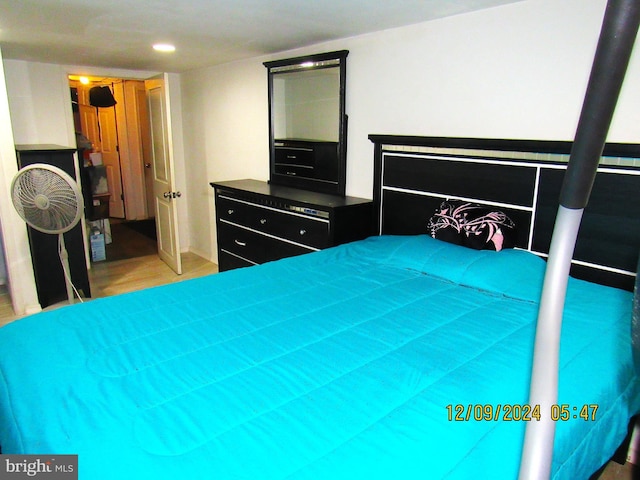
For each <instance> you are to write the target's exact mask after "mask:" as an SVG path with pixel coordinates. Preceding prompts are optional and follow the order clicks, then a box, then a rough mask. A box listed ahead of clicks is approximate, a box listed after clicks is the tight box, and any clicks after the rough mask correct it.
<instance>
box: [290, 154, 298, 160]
mask: <svg viewBox="0 0 640 480" xmlns="http://www.w3.org/2000/svg"><path fill="white" fill-rule="evenodd" d="M287 158H290V159H291V160H295V159H296V158H298V157H297V156H295V155H287Z"/></svg>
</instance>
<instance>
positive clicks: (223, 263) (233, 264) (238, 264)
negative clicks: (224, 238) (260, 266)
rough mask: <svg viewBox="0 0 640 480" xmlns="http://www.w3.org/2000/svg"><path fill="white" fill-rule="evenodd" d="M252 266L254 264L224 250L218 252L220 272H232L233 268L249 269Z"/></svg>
mask: <svg viewBox="0 0 640 480" xmlns="http://www.w3.org/2000/svg"><path fill="white" fill-rule="evenodd" d="M252 265H256V264H255V263H253V262H250V261H249V260H247V259H245V258H242V257H238V256H237V255H234V254H232V253H230V252H227V251H226V250H219V251H218V269H219V271H221V272H226V271H227V270H233V269H235V268H242V267H250V266H252Z"/></svg>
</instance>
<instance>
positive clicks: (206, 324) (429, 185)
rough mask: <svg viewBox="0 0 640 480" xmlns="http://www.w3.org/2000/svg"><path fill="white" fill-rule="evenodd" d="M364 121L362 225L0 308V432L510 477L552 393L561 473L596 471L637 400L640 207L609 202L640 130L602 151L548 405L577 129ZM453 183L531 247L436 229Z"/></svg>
mask: <svg viewBox="0 0 640 480" xmlns="http://www.w3.org/2000/svg"><path fill="white" fill-rule="evenodd" d="M371 139H372V140H373V141H374V144H375V145H374V152H375V154H374V157H375V158H374V162H375V165H376V168H375V171H376V173H375V179H374V200H375V201H376V204H377V206H378V208H377V214H376V219H375V221H374V223H375V225H376V227H375V228H376V232H375V233H376V234H375V235H372V236H371V237H370V238H368V239H366V240H363V241H359V242H354V243H351V244H347V245H342V246H339V247H335V248H330V249H327V250H323V251H320V252H315V253H312V254H307V255H302V256H299V257H294V258H288V259H283V260H279V261H276V262H271V263H266V264H263V265H259V266H254V267H249V268H244V269H239V270H232V271H228V272H225V273H222V274H217V275H212V276H208V277H204V278H200V279H195V280H189V281H184V282H179V283H175V284H172V285H170V286H164V287H157V288H152V289H148V290H144V291H140V292H135V293H131V294H126V295H121V296H117V297H111V298H106V299H97V300H93V301H91V302H86V303H84V304H80V305H74V306H70V307H64V308H60V309H57V310H53V311H50V312H44V313H41V314H37V315H34V316H31V317H28V318H25V319H22V320H19V321H17V322H14V323H11V324H9V325H7V326H5V327H3V328H0V446H1V448H2V453H3V454H43V455H44V454H47V455H56V454H75V455H78V461H79V466H78V472H79V478H81V479H91V480H94V479H112V478H113V479H116V478H117V479H120V478H135V479H146V478H149V479H151V478H153V479H164V478H167V479H169V478H191V479H200V478H216V479H241V478H246V479H257V478H259V479H281V478H290V479H302V478H310V479H319V478H350V479H353V478H433V479H436V478H450V479H458V478H460V479H467V478H496V479H502V478H504V479H511V478H516V476H517V471H518V465H519V460H520V452H521V449H522V439H523V436H524V429H525V424H526V422H527V421H536V418H537V417H538V416H540V415H553V416H554V417H555V418H557V422H558V423H557V429H556V440H555V447H554V461H553V478H555V479H577V478H589V476H590V475H591V474H593V473H594V472H595V471H597V470H598V469H599V468H600V467H601V466H602V465H603V464H605V463H606V462H607V461H608V460H609V458H610V457H611V456H612V455H613V453H614V452H615V450H616V448H618V446H619V445H620V443H621V442H622V441H623V439H624V437H625V435H626V433H627V427H628V423H629V420H630V419H631V417H632V416H633V415H635V414H637V413H638V412H639V411H640V382H639V378H638V372H637V370H636V366H635V364H634V361H633V351H632V342H631V316H632V304H633V293H632V291H631V290H632V289H633V285H634V282H635V278H636V277H635V271H636V265H637V260H638V258H637V256H638V250H639V247H640V245H639V243H638V240H639V238H640V237H639V236H638V235H637V234H638V231H639V230H638V228H639V223H638V222H639V221H640V212H638V208H640V207H639V206H638V204H637V203H638V202H635V203H634V202H625V203H624V204H623V205H618V208H617V209H616V208H614V209H613V212H614V213H613V214H611V213H610V212H611V207H612V205H611V204H609V203H607V202H609V201H611V198H610V197H611V195H610V194H609V193H606V192H610V191H611V185H610V184H609V183H608V182H609V181H610V180H611V178H610V177H604V178H605V182H604V183H602V180H601V178H602V175H610V174H611V175H614V176H615V179H614V180H611V181H614V188H613V192H614V195H613V196H614V197H616V198H614V200H613V201H614V202H615V201H619V200H620V198H618V197H619V196H620V195H622V198H623V199H627V198H628V197H626V196H625V192H627V194H628V193H629V192H637V191H638V188H639V187H640V182H639V181H640V176H638V169H637V165H635V164H634V162H635V161H636V160H635V159H636V158H640V150H639V149H638V146H637V145H614V146H608V147H607V148H608V150H607V151H606V152H605V154H606V155H609V154H615V157H609V156H607V159H605V161H604V162H608V161H610V160H608V159H609V158H616V159H617V160H616V162H618V163H621V162H620V159H624V161H625V162H627V161H628V162H629V163H628V166H625V165H618V163H617V164H616V165H615V167H613V168H611V169H605V171H604V172H602V174H599V177H598V178H599V180H598V186H597V187H596V189H595V190H594V191H595V192H596V194H595V196H594V197H593V198H594V199H595V200H596V201H595V202H594V204H593V208H591V212H590V213H589V215H587V216H586V217H585V226H586V227H587V231H588V232H589V235H587V237H588V238H586V240H581V242H582V243H580V244H579V247H578V248H577V250H576V272H575V274H576V276H577V277H583V278H585V277H586V278H589V279H590V280H591V281H586V280H584V279H581V278H574V279H571V280H570V284H569V289H568V297H567V308H566V310H565V316H564V324H563V325H564V326H563V333H562V347H561V372H560V391H559V402H558V406H557V408H556V409H554V410H553V411H552V412H542V411H539V410H537V409H536V408H535V406H531V405H527V398H528V389H529V372H530V369H531V362H532V349H533V338H534V334H535V321H536V315H537V301H538V299H539V295H540V288H541V284H542V278H543V275H544V268H545V260H544V256H545V244H546V242H547V239H546V237H545V235H548V234H547V233H546V229H548V228H549V227H548V222H549V219H548V216H549V211H550V210H553V208H552V207H551V206H550V205H548V204H549V203H550V202H552V201H551V200H549V199H548V198H547V195H549V196H550V197H553V195H554V193H553V191H554V188H556V183H557V182H556V173H555V172H556V171H561V169H562V168H563V165H562V158H561V157H562V156H563V155H565V156H566V153H563V152H564V150H565V149H566V148H567V147H568V146H567V144H564V143H561V142H511V141H508V142H495V141H489V140H470V139H433V138H428V137H421V138H415V137H391V136H384V137H383V136H372V137H371ZM545 155H546V156H547V157H545V158H542V157H543V156H545ZM495 167H500V171H499V174H496V173H495V170H493V169H494V168H495ZM503 167H504V169H503ZM485 168H486V169H487V170H485ZM523 169H524V170H523ZM529 169H533V170H529ZM546 169H550V171H551V173H548V172H547V173H544V174H543V173H542V172H544V171H546ZM609 170H613V172H609ZM531 171H533V172H534V173H533V176H532V178H533V181H532V187H531V189H530V190H529V187H530V185H529V183H527V182H529V180H530V177H531V173H530V172H531ZM464 172H466V173H464ZM469 172H470V173H469ZM523 172H524V174H523ZM521 177H522V178H525V180H526V181H525V180H518V179H519V178H521ZM465 178H467V179H468V180H464V179H465ZM480 178H482V179H483V181H482V182H478V179H480ZM549 179H551V180H549ZM472 180H473V181H472ZM434 182H435V183H434ZM496 182H497V183H496ZM478 183H482V184H483V186H484V188H483V189H478V188H477V185H478ZM513 185H515V188H514V187H513ZM525 185H526V187H525ZM601 185H605V186H606V188H601ZM626 188H630V189H631V190H625V189H626ZM510 190H511V191H515V192H516V193H508V191H510ZM601 190H603V191H604V193H603V192H602V191H601ZM523 192H524V194H523ZM545 192H546V193H545ZM541 193H544V194H541ZM505 195H507V197H509V196H514V195H515V196H516V197H519V196H522V197H523V199H520V198H515V200H514V199H512V198H505ZM443 199H444V200H446V199H458V200H464V201H474V202H479V203H480V204H482V205H485V206H490V207H492V208H493V207H499V208H500V209H502V210H504V211H506V212H507V213H508V214H509V215H510V216H513V220H514V222H515V223H516V225H518V236H517V241H516V243H517V245H516V246H517V247H518V248H510V249H503V250H501V251H490V250H475V249H471V248H467V247H464V246H460V245H454V244H452V243H448V242H444V241H441V240H438V239H434V238H432V237H431V236H429V235H427V234H426V232H427V222H428V220H429V218H430V216H431V215H432V213H433V211H434V210H435V209H437V207H438V205H439V204H440V203H441V202H442V201H443ZM602 199H606V201H605V205H602V204H601V200H602ZM602 201H604V200H602ZM590 207H591V205H590ZM623 207H624V208H623ZM594 208H595V210H596V212H595V213H594V211H593V210H594ZM601 208H603V209H605V211H606V212H607V216H606V218H603V216H602V214H601V211H600V209H601ZM603 220H606V222H607V225H608V228H606V227H603V226H602V223H603ZM551 221H552V220H551ZM613 221H616V222H617V221H624V222H626V223H625V224H624V228H617V227H615V226H614V227H612V223H611V222H613ZM523 232H524V233H523ZM603 232H604V233H605V235H604V236H605V238H604V240H603V238H602V237H603ZM602 242H604V243H602ZM547 247H548V245H547ZM609 249H611V250H612V251H613V252H610V251H609ZM603 252H604V255H603ZM593 280H598V281H601V282H602V283H605V284H607V285H601V284H599V283H594V281H593ZM612 284H613V285H615V287H612V286H608V285H612Z"/></svg>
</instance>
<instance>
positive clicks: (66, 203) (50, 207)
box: [11, 163, 83, 303]
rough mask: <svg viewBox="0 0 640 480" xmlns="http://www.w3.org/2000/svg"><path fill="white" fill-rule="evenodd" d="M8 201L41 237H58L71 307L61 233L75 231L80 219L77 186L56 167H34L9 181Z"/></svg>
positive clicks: (69, 279) (71, 298)
mask: <svg viewBox="0 0 640 480" xmlns="http://www.w3.org/2000/svg"><path fill="white" fill-rule="evenodd" d="M11 198H12V200H13V205H14V207H15V208H16V210H17V211H18V214H19V215H20V217H22V219H23V220H24V221H25V222H26V223H27V225H29V226H30V227H32V228H34V229H36V230H38V231H39V232H42V233H47V234H57V235H58V254H59V256H60V261H61V263H62V270H63V273H64V278H65V283H66V287H67V296H68V298H69V303H73V302H74V294H73V291H74V287H73V283H72V282H71V273H70V270H69V255H68V254H67V250H66V248H65V245H64V233H65V232H68V231H69V230H71V229H72V228H73V227H75V226H76V224H77V223H78V222H79V221H80V217H81V215H82V205H83V203H82V202H83V200H82V194H81V193H80V188H79V187H78V184H77V183H76V181H75V180H74V179H73V178H71V176H69V175H68V174H67V173H66V172H65V171H63V170H61V169H60V168H58V167H55V166H53V165H47V164H43V163H35V164H33V165H29V166H26V167H24V168H22V169H20V170H19V171H18V173H17V174H16V176H15V177H14V178H13V181H12V182H11ZM78 298H80V295H78ZM80 300H82V299H80Z"/></svg>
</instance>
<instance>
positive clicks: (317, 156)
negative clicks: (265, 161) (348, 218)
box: [264, 50, 349, 195]
mask: <svg viewBox="0 0 640 480" xmlns="http://www.w3.org/2000/svg"><path fill="white" fill-rule="evenodd" d="M348 53H349V52H348V51H346V50H341V51H338V52H330V53H323V54H317V55H309V56H305V57H297V58H290V59H286V60H277V61H273V62H266V63H265V64H264V65H265V66H266V67H267V69H268V81H269V85H268V86H269V147H270V183H274V184H279V185H286V186H290V187H296V188H302V189H305V190H312V191H316V192H322V193H331V194H336V195H344V193H345V183H346V178H345V177H346V128H347V120H346V115H345V108H344V105H345V74H346V57H347V55H348Z"/></svg>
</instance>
